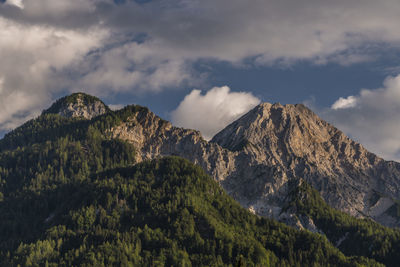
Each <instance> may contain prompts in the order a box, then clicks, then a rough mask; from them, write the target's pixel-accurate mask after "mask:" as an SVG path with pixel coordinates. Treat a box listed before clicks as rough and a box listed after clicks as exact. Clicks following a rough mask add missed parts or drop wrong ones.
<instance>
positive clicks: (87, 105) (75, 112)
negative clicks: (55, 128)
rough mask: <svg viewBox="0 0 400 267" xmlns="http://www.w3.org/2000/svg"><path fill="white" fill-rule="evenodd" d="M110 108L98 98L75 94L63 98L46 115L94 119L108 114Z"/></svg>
mask: <svg viewBox="0 0 400 267" xmlns="http://www.w3.org/2000/svg"><path fill="white" fill-rule="evenodd" d="M108 110H109V108H108V107H107V106H106V105H105V104H104V103H103V102H102V101H101V100H100V99H98V98H97V97H93V96H90V95H87V94H84V93H75V94H72V95H70V96H66V97H63V98H61V99H59V100H58V101H57V102H56V103H54V104H53V105H52V106H51V107H50V108H49V109H48V110H46V111H44V113H55V114H59V115H61V116H63V117H67V118H84V119H88V120H90V119H92V118H94V117H97V116H99V115H102V114H104V113H106V112H107V111H108Z"/></svg>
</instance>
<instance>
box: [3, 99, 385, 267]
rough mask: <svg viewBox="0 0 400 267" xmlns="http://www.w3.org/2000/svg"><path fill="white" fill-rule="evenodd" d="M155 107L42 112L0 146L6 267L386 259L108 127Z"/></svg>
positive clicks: (351, 263) (367, 262) (304, 263)
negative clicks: (291, 220)
mask: <svg viewBox="0 0 400 267" xmlns="http://www.w3.org/2000/svg"><path fill="white" fill-rule="evenodd" d="M148 112H149V111H148V110H147V109H146V108H143V107H139V106H129V107H126V108H125V109H123V110H120V111H116V112H113V111H109V112H107V113H104V114H103V115H100V116H96V117H94V118H93V119H91V120H87V119H85V118H84V117H64V116H61V115H60V114H59V113H47V112H44V113H43V114H42V115H41V116H39V117H38V118H37V119H35V120H32V121H29V122H27V123H26V124H25V125H23V126H21V127H20V128H18V129H16V130H14V131H13V132H11V133H9V134H7V136H6V137H5V138H4V139H2V140H1V141H0V178H1V180H0V192H1V194H0V214H2V220H0V236H1V238H0V265H1V266H18V265H20V266H59V265H61V266H114V265H122V266H165V265H166V266H177V265H178V266H192V265H193V266H229V265H236V266H293V265H296V264H297V265H301V266H312V265H324V266H328V265H331V266H356V265H363V266H382V265H380V264H379V263H377V262H376V261H374V260H372V259H367V258H365V257H362V256H361V257H359V256H356V255H355V256H345V255H344V254H343V253H342V252H340V251H339V250H338V249H337V248H335V247H334V246H333V245H332V244H331V243H330V242H329V241H328V239H326V238H325V237H323V236H321V235H318V234H313V233H311V232H308V231H298V230H295V229H293V228H291V227H288V226H286V225H284V224H281V223H278V222H276V221H274V220H271V219H267V218H263V217H259V216H256V215H254V214H252V213H250V212H249V211H248V210H246V209H244V208H242V207H241V206H240V205H239V203H237V202H236V201H234V200H233V199H232V198H231V197H229V196H228V195H227V194H226V193H225V191H224V190H223V189H222V188H221V187H220V186H219V185H218V183H217V182H216V181H214V179H212V178H211V177H209V176H208V175H207V174H206V173H205V172H204V171H203V170H202V169H201V168H200V167H199V166H195V165H193V164H192V163H190V162H189V161H187V160H184V159H182V158H178V157H164V158H161V159H155V160H150V161H149V160H146V161H143V162H142V163H136V161H135V159H136V158H138V157H137V156H135V155H136V154H138V153H141V152H140V150H138V149H137V148H135V146H134V145H133V144H131V143H128V142H125V141H122V140H120V139H116V138H112V136H111V134H110V130H111V129H115V128H116V127H118V126H120V125H123V124H124V123H125V122H127V121H131V118H132V117H133V116H135V115H137V114H142V113H145V114H147V113H148ZM160 123H161V124H163V125H164V123H165V122H164V123H163V122H161V121H160Z"/></svg>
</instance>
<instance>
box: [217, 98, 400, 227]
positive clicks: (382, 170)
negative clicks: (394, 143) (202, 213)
mask: <svg viewBox="0 0 400 267" xmlns="http://www.w3.org/2000/svg"><path fill="white" fill-rule="evenodd" d="M211 142H214V143H217V144H219V145H220V146H222V147H224V148H226V149H229V150H231V151H239V153H240V154H241V155H242V157H246V158H247V162H248V165H249V167H248V168H246V171H244V172H243V175H242V176H236V177H232V178H231V179H230V180H231V181H229V183H227V184H226V186H225V187H226V188H228V190H229V191H233V192H235V193H238V195H239V196H240V197H241V198H243V199H244V200H242V202H243V203H248V204H247V205H248V206H249V207H254V209H255V211H256V213H258V214H261V215H269V214H270V213H271V212H272V213H274V215H275V216H276V215H277V214H279V213H280V212H281V210H280V207H281V206H282V201H283V200H284V198H285V196H286V195H287V193H288V187H287V184H288V182H289V181H290V180H293V179H295V180H298V179H300V178H303V179H305V180H306V181H307V182H308V183H309V184H311V185H312V186H313V187H314V188H315V189H317V190H318V191H319V192H320V193H321V195H322V197H323V198H324V199H325V201H326V202H327V203H328V204H329V205H330V206H332V207H334V208H336V209H339V210H342V211H345V212H347V213H348V214H350V215H353V216H357V217H369V218H373V219H375V220H376V221H379V222H381V223H383V224H385V225H390V226H399V221H398V218H396V216H394V217H393V216H390V214H388V212H387V211H388V209H390V208H391V207H392V206H396V205H397V204H396V202H395V201H396V199H399V198H400V164H399V163H397V162H390V161H385V160H383V159H381V158H379V157H377V156H376V155H375V154H373V153H371V152H369V151H367V150H366V149H365V148H364V147H363V146H362V145H360V144H358V143H356V142H354V141H353V140H351V139H349V138H348V137H347V136H345V135H344V134H343V133H342V132H341V131H340V130H338V129H337V128H335V127H333V126H332V125H330V124H329V123H327V122H325V121H323V120H322V119H320V118H319V117H318V116H317V115H316V114H315V113H313V112H312V111H311V110H309V109H308V108H307V107H305V106H304V105H301V104H299V105H285V106H283V105H280V104H273V105H272V104H269V103H264V104H260V105H259V106H257V107H255V108H254V109H253V110H251V111H250V112H248V113H247V114H245V115H244V116H243V117H241V118H240V119H238V120H237V121H235V122H233V123H232V124H230V125H229V126H227V127H226V128H225V129H223V130H222V131H221V132H220V133H218V134H217V135H216V136H215V137H214V138H213V139H212V140H211ZM243 177H246V180H247V182H243ZM254 185H256V186H254ZM244 201H245V202H244ZM266 207H268V208H267V209H266Z"/></svg>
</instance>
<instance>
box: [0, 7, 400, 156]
mask: <svg viewBox="0 0 400 267" xmlns="http://www.w3.org/2000/svg"><path fill="white" fill-rule="evenodd" d="M398 14H400V2H399V1H398V0H382V1H373V0H364V1H362V2H360V1H358V0H335V1H320V0H299V1H293V0H262V1H261V0H252V1H243V0H201V1H200V0H168V1H166V0H140V1H139V0H137V1H133V0H118V1H116V0H114V1H112V0H57V1H52V0H0V136H2V135H3V134H4V133H6V132H8V131H10V130H12V129H14V128H15V127H18V126H19V125H21V124H22V123H24V122H26V121H27V120H29V119H32V118H35V117H36V116H38V115H40V113H41V111H42V110H43V109H46V108H47V107H49V106H50V105H51V103H52V102H53V101H54V100H56V99H58V98H59V97H61V96H64V95H68V94H70V93H73V92H86V93H89V94H92V95H96V96H98V97H100V98H101V99H102V100H103V101H104V102H105V103H107V104H109V105H111V106H112V107H114V108H118V107H122V106H124V105H127V104H140V105H143V106H148V107H149V108H150V109H151V110H152V111H154V112H155V113H156V114H158V115H159V116H161V117H163V118H164V119H167V120H170V121H172V122H173V124H175V125H177V126H181V127H187V128H194V129H198V130H200V131H201V132H202V134H203V136H204V137H205V138H207V139H210V138H211V137H212V136H213V135H214V134H215V133H217V132H218V131H219V130H221V129H223V128H224V127H225V126H226V125H227V124H229V123H230V122H232V121H234V120H235V119H237V118H238V117H240V116H241V115H243V114H244V113H246V112H247V111H248V110H250V109H251V108H253V107H254V106H255V105H257V104H259V103H260V102H272V103H274V102H280V103H282V104H288V103H292V104H294V103H304V104H306V105H307V106H308V107H310V108H311V109H312V110H313V111H315V112H316V113H317V114H318V115H320V116H321V117H322V118H323V119H325V120H327V121H328V122H330V123H332V124H334V125H335V126H336V127H338V128H339V129H340V130H342V131H344V132H345V133H346V134H347V135H349V136H350V137H351V138H353V139H354V140H356V141H358V142H360V143H361V144H363V145H364V146H365V147H366V148H367V149H369V150H370V151H372V152H374V153H376V154H378V155H379V156H382V157H383V158H385V159H388V160H397V161H400V134H398V133H399V132H400V65H399V62H400V31H399V30H398V28H399V25H400V16H399V15H398Z"/></svg>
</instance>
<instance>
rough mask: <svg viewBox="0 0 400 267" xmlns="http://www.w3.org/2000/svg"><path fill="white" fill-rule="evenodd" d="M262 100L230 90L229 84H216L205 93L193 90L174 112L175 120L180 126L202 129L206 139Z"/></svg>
mask: <svg viewBox="0 0 400 267" xmlns="http://www.w3.org/2000/svg"><path fill="white" fill-rule="evenodd" d="M259 103H260V100H259V99H258V98H256V97H255V96H253V95H252V94H251V93H245V92H231V91H230V89H229V87H227V86H223V87H214V88H212V89H211V90H209V91H208V92H207V93H206V94H205V95H202V94H201V91H200V90H193V91H192V92H191V93H190V94H188V95H187V96H186V97H185V98H184V99H183V101H182V102H181V103H180V104H179V106H178V108H177V109H176V110H175V111H173V112H172V121H173V123H174V124H175V125H177V126H181V127H185V128H191V129H196V130H200V131H201V133H202V134H203V136H204V138H205V139H211V138H212V137H213V136H214V135H215V134H216V133H217V132H219V131H220V130H222V129H223V128H224V127H225V126H227V125H228V124H229V123H231V122H233V121H235V120H236V119H238V118H239V117H240V116H242V115H243V114H245V113H246V112H247V111H249V110H250V109H251V108H253V107H254V106H256V105H257V104H259Z"/></svg>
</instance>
